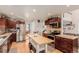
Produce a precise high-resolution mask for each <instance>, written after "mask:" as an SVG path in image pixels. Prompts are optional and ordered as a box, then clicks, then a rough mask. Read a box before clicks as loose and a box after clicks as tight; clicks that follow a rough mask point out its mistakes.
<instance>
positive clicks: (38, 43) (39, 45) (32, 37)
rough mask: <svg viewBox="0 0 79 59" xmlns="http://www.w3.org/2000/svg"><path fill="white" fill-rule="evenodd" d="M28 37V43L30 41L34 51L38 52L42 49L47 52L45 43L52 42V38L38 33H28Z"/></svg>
mask: <svg viewBox="0 0 79 59" xmlns="http://www.w3.org/2000/svg"><path fill="white" fill-rule="evenodd" d="M28 37H29V43H31V44H32V46H33V47H34V48H35V50H36V53H39V52H40V51H42V50H45V52H48V51H47V45H48V44H49V43H51V42H54V41H53V40H51V39H49V38H46V37H43V36H41V35H38V34H28Z"/></svg>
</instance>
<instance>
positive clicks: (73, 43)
mask: <svg viewBox="0 0 79 59" xmlns="http://www.w3.org/2000/svg"><path fill="white" fill-rule="evenodd" d="M55 48H56V49H58V50H60V51H62V52H64V53H73V52H78V39H74V40H72V39H67V38H62V37H58V36H55Z"/></svg>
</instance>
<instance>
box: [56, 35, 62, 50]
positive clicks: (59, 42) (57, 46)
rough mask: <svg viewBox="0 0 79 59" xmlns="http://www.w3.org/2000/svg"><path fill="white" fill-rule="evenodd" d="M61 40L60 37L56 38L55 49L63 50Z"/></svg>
mask: <svg viewBox="0 0 79 59" xmlns="http://www.w3.org/2000/svg"><path fill="white" fill-rule="evenodd" d="M60 47H61V38H60V37H57V36H56V37H55V48H57V49H61V48H60Z"/></svg>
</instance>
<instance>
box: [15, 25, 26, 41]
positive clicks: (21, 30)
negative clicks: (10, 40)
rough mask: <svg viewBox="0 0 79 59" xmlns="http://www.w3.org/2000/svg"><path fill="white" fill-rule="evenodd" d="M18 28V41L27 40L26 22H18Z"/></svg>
mask: <svg viewBox="0 0 79 59" xmlns="http://www.w3.org/2000/svg"><path fill="white" fill-rule="evenodd" d="M16 29H17V38H16V41H17V42H21V41H24V40H25V24H17V25H16Z"/></svg>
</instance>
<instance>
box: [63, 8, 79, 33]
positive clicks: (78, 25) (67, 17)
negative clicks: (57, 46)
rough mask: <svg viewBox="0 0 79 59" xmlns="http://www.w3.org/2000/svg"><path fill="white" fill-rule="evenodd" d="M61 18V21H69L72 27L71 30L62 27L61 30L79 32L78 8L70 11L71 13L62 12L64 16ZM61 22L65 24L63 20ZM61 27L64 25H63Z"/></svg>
mask: <svg viewBox="0 0 79 59" xmlns="http://www.w3.org/2000/svg"><path fill="white" fill-rule="evenodd" d="M62 16H63V15H62ZM62 20H63V22H64V21H71V22H72V27H73V29H72V30H69V29H66V30H65V29H63V32H64V31H65V32H66V33H72V34H79V9H77V10H74V11H71V14H68V13H64V17H62ZM63 24H65V22H64V23H63ZM63 27H66V26H63Z"/></svg>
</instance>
